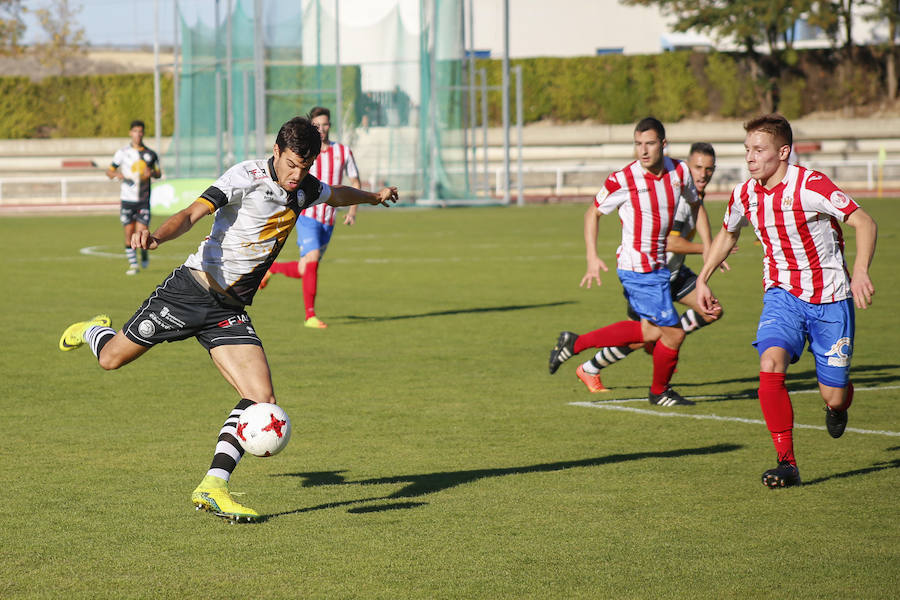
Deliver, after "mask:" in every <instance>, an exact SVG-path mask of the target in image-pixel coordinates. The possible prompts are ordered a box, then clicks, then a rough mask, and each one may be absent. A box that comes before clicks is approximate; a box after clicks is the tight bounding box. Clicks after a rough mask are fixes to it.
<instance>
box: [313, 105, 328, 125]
mask: <svg viewBox="0 0 900 600" xmlns="http://www.w3.org/2000/svg"><path fill="white" fill-rule="evenodd" d="M322 115H325V116H326V117H328V120H329V121H330V120H331V111H330V110H328V109H327V108H325V107H324V106H314V107H313V109H312V110H311V111H309V120H310V121H312V120H313V119H315V118H316V117H321V116H322Z"/></svg>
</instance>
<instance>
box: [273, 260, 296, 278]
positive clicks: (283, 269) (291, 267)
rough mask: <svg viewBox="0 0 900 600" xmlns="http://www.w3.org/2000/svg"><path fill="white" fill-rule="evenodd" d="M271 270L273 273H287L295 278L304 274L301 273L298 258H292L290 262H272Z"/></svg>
mask: <svg viewBox="0 0 900 600" xmlns="http://www.w3.org/2000/svg"><path fill="white" fill-rule="evenodd" d="M269 270H270V271H272V272H273V273H281V274H282V275H287V276H288V277H291V278H293V279H300V278H301V277H303V275H301V274H300V263H299V262H298V261H296V260H292V261H290V262H275V263H272V266H271V267H269Z"/></svg>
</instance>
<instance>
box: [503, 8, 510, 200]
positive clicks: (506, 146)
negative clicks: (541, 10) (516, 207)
mask: <svg viewBox="0 0 900 600" xmlns="http://www.w3.org/2000/svg"><path fill="white" fill-rule="evenodd" d="M509 179H510V178H509V0H503V203H504V204H509Z"/></svg>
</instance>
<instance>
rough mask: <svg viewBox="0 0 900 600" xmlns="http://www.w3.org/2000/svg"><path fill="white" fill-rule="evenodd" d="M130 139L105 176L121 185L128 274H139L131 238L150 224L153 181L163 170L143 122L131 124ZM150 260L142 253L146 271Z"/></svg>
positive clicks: (138, 121) (114, 158)
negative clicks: (150, 145) (151, 146)
mask: <svg viewBox="0 0 900 600" xmlns="http://www.w3.org/2000/svg"><path fill="white" fill-rule="evenodd" d="M128 136H129V137H130V138H131V142H130V143H129V144H128V145H127V146H124V147H123V148H119V149H118V150H117V151H116V153H115V155H113V159H112V162H111V163H110V165H109V168H107V169H106V176H107V177H109V178H110V179H116V180H118V181H121V182H122V185H121V189H120V192H119V195H120V196H119V197H120V200H121V207H120V209H119V221H120V222H121V223H122V227H124V228H125V257H126V258H127V259H128V270H127V271H126V272H125V274H126V275H137V273H138V260H137V251H136V250H135V249H134V248H132V247H131V235H132V234H133V233H134V232H135V231H140V230H146V229H147V227H149V225H150V180H151V179H159V178H160V177H162V170H161V169H160V167H159V157H158V156H157V154H156V152H154V151H153V150H151V149H150V148H148V147H146V146H145V145H144V122H143V121H140V120H137V119H136V120H134V121H132V122H131V127H130V129H129V130H128ZM148 261H149V258H148V255H147V251H146V250H141V267H142V268H144V269H146V268H147V265H148Z"/></svg>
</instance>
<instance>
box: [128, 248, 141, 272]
mask: <svg viewBox="0 0 900 600" xmlns="http://www.w3.org/2000/svg"><path fill="white" fill-rule="evenodd" d="M125 257H126V258H127V259H128V264H129V265H130V266H132V267H135V268H137V266H138V262H137V250H135V249H134V248H132V247H131V246H125Z"/></svg>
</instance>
